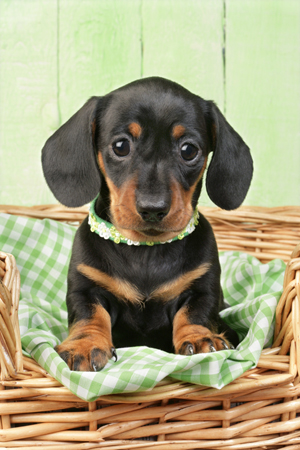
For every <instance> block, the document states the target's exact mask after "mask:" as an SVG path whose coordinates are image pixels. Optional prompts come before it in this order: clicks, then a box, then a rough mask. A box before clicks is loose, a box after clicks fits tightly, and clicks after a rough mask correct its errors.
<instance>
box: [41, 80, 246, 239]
mask: <svg viewBox="0 0 300 450" xmlns="http://www.w3.org/2000/svg"><path fill="white" fill-rule="evenodd" d="M211 151H212V152H213V157H212V160H211V163H210V166H209V168H208V172H207V177H206V187H207V192H208V194H209V196H210V198H211V199H212V201H213V202H214V203H215V204H216V205H218V206H220V207H221V208H224V209H235V208H237V207H238V206H239V205H240V204H241V203H242V201H243V199H244V197H245V195H246V193H247V191H248V188H249V185H250V181H251V178H252V159H251V156H250V152H249V149H248V147H247V146H246V144H245V143H244V142H243V140H242V138H241V137H240V136H239V135H238V134H237V133H236V132H235V131H234V130H233V128H232V127H231V126H230V125H229V124H228V123H227V122H226V120H225V118H224V116H223V115H222V114H221V112H220V111H219V109H218V108H217V107H216V105H215V104H214V103H213V102H210V101H205V100H203V99H202V98H200V97H198V96H196V95H194V94H192V93H191V92H189V91H188V90H186V89H184V88H183V87H181V86H179V85H178V84H176V83H173V82H171V81H168V80H165V79H162V78H148V79H143V80H140V81H136V82H134V83H131V84H129V85H127V86H124V87H122V88H120V89H118V90H116V91H113V92H111V93H110V94H108V95H106V96H105V97H93V98H91V99H90V100H89V101H88V102H87V103H86V104H85V105H84V106H83V107H82V108H81V109H80V110H79V111H78V112H77V113H76V114H75V115H74V116H73V117H71V119H70V120H69V121H68V122H66V123H65V124H64V125H63V126H62V127H61V128H60V129H59V130H57V131H56V133H54V135H53V136H52V137H50V138H49V139H48V141H47V142H46V144H45V146H44V148H43V152H42V163H43V169H44V174H45V178H46V180H47V182H48V184H49V186H50V188H51V190H52V191H53V193H54V195H55V196H56V197H57V199H58V200H59V201H61V202H62V203H63V204H65V205H67V206H81V205H83V204H85V203H87V202H89V201H91V200H92V199H93V198H94V197H96V195H97V194H98V193H99V191H101V185H102V187H103V186H105V187H106V188H108V192H109V200H108V201H109V205H108V208H109V215H110V219H111V221H112V222H113V224H114V225H115V226H116V228H117V229H118V230H119V231H120V232H121V233H122V234H124V236H126V237H128V238H130V239H133V240H140V241H144V240H145V239H147V238H151V240H159V241H161V240H167V239H170V238H172V237H174V236H175V235H177V234H178V233H180V232H181V231H182V230H183V229H184V228H185V227H186V225H187V224H188V222H189V220H190V219H191V216H192V214H193V211H194V209H195V207H196V205H197V201H198V197H199V194H200V191H201V187H202V176H203V173H204V170H205V167H206V162H207V156H208V154H209V152H211Z"/></svg>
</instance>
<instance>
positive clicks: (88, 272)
mask: <svg viewBox="0 0 300 450" xmlns="http://www.w3.org/2000/svg"><path fill="white" fill-rule="evenodd" d="M77 270H78V272H80V273H82V275H84V276H85V277H87V278H89V279H90V280H92V281H94V282H95V283H96V284H99V285H100V286H102V287H103V288H105V289H107V290H108V291H109V292H111V293H112V294H113V295H115V296H116V297H117V298H120V299H121V300H125V301H128V302H130V303H135V304H140V303H141V302H142V301H143V298H144V297H143V295H142V294H141V293H140V292H139V291H138V289H137V288H136V286H134V285H133V284H131V283H129V282H128V281H125V280H121V279H120V278H114V277H111V276H110V275H108V274H107V273H104V272H102V271H101V270H99V269H96V268H95V267H91V266H87V265H86V264H79V265H78V266H77Z"/></svg>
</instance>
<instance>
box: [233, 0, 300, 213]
mask: <svg viewBox="0 0 300 450" xmlns="http://www.w3.org/2000/svg"><path fill="white" fill-rule="evenodd" d="M226 116H227V118H228V120H229V121H230V122H232V124H234V126H236V127H237V129H238V130H239V131H240V132H241V134H242V136H243V137H244V138H245V140H246V142H247V143H248V145H249V146H250V147H251V149H252V151H253V155H254V164H255V172H254V179H253V183H252V187H251V190H250V191H249V194H248V197H247V203H248V204H252V205H263V206H268V205H272V206H273V205H274V206H276V205H290V204H292V205H293V204H294V205H299V204H300V1H299V0H284V1H283V0H263V1H258V0H255V1H253V0H243V1H242V2H241V1H238V0H227V1H226Z"/></svg>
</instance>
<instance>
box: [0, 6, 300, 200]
mask: <svg viewBox="0 0 300 450" xmlns="http://www.w3.org/2000/svg"><path fill="white" fill-rule="evenodd" d="M151 75H159V76H163V77H167V78H170V79H172V80H174V81H177V82H179V83H181V84H183V85H184V86H186V87H187V88H189V89H191V90H192V91H193V92H195V93H197V94H199V95H200V96H202V97H204V98H206V99H213V100H215V101H216V102H217V104H218V105H219V107H220V109H221V110H222V111H223V112H224V114H225V115H226V117H227V119H228V120H229V122H230V123H231V124H232V126H233V127H234V128H235V129H236V130H237V131H238V132H239V133H240V134H241V135H242V136H243V138H244V140H245V141H246V142H247V143H248V145H249V146H250V147H251V149H252V154H253V158H254V165H255V175H254V179H253V183H252V186H251V189H250V192H249V194H248V196H247V198H246V201H245V204H250V205H262V206H277V205H299V204H300V132H299V131H300V1H299V0H0V204H19V205H33V204H41V203H49V202H50V203H51V202H53V201H54V198H53V197H52V194H50V192H49V189H48V187H47V186H46V183H45V182H44V179H43V175H42V170H41V165H40V151H41V148H42V146H43V144H44V142H45V140H46V139H47V137H48V136H50V135H51V134H52V133H53V132H54V131H55V130H56V129H57V128H58V127H59V125H60V124H62V123H63V122H64V121H66V120H67V119H68V118H69V117H70V116H71V115H72V114H73V113H74V112H75V111H76V110H77V109H78V108H79V107H80V106H81V105H82V104H83V103H84V102H85V101H86V100H87V98H88V97H89V96H91V95H102V94H105V93H107V92H109V91H110V90H111V89H114V88H116V87H118V86H121V85H123V84H125V83H127V82H130V81H132V80H134V79H137V78H140V77H146V76H151ZM201 203H202V204H209V201H208V200H207V197H206V196H205V195H204V196H203V197H202V199H201Z"/></svg>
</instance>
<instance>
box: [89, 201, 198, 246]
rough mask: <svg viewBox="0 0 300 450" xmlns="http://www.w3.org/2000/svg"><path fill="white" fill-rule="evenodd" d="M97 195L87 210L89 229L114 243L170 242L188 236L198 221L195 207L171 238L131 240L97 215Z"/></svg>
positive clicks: (147, 243) (151, 243)
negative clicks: (163, 239)
mask: <svg viewBox="0 0 300 450" xmlns="http://www.w3.org/2000/svg"><path fill="white" fill-rule="evenodd" d="M97 198H98V196H97V197H96V198H95V199H94V200H93V201H92V202H91V204H90V210H89V225H90V229H91V231H92V232H93V233H96V234H98V235H99V236H100V237H102V238H103V239H110V240H111V241H113V242H114V243H115V244H127V245H149V246H152V245H157V244H166V243H171V242H174V241H177V240H181V239H183V238H184V237H185V236H188V235H189V234H191V233H192V232H193V231H194V230H195V228H196V225H198V223H199V211H198V208H196V209H195V211H194V214H193V216H192V218H191V220H190V221H189V223H188V224H187V226H186V227H185V229H184V230H183V231H182V232H181V233H180V234H178V235H177V236H175V237H174V238H172V239H169V240H168V241H164V242H154V241H145V242H139V241H132V240H131V239H128V238H126V237H125V236H122V234H121V233H119V231H118V230H117V229H116V227H115V226H114V225H113V224H111V223H110V222H107V221H106V220H103V219H101V218H100V217H99V216H97V214H96V212H95V203H96V200H97Z"/></svg>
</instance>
